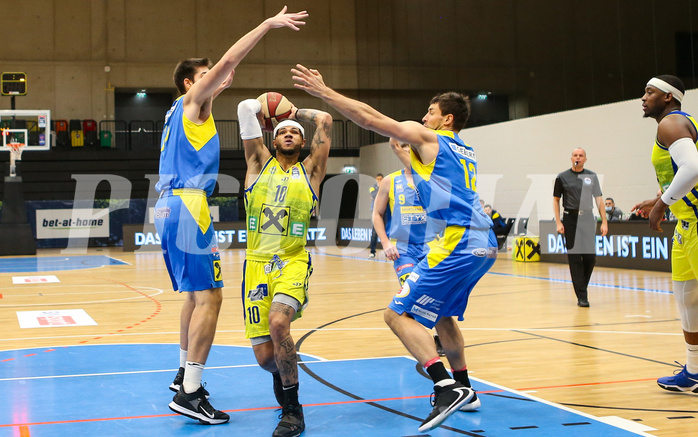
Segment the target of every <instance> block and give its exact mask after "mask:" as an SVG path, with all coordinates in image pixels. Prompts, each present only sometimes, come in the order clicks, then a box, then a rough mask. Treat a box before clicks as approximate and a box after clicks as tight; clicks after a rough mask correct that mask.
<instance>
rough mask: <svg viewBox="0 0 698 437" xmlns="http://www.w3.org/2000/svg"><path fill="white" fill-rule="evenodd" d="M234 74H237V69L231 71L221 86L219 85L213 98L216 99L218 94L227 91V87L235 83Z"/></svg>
mask: <svg viewBox="0 0 698 437" xmlns="http://www.w3.org/2000/svg"><path fill="white" fill-rule="evenodd" d="M233 76H235V70H233V71H231V72H230V74H229V75H228V77H226V78H225V80H224V81H223V83H221V84H220V86H219V87H218V89H217V90H216V91H215V92H214V93H213V96H212V99H215V98H216V97H218V96H219V95H220V93H222V92H223V91H225V90H226V89H227V88H229V87H230V85H232V83H233Z"/></svg>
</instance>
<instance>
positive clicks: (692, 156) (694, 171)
mask: <svg viewBox="0 0 698 437" xmlns="http://www.w3.org/2000/svg"><path fill="white" fill-rule="evenodd" d="M685 92H686V87H685V86H684V84H683V82H682V81H681V80H680V79H679V78H677V77H675V76H670V75H662V76H657V77H653V78H652V79H650V81H649V82H648V83H647V86H646V87H645V94H644V95H643V96H642V109H643V111H644V116H645V117H649V118H654V119H655V120H656V121H657V123H658V127H657V136H656V138H655V143H654V147H653V150H652V165H653V166H654V169H655V173H656V174H657V181H658V182H659V187H660V189H661V191H662V194H661V195H660V196H658V197H657V198H655V199H651V200H646V201H644V202H642V203H639V204H637V205H635V206H634V207H633V210H634V211H637V212H639V213H640V214H641V215H643V216H644V217H649V219H650V227H651V228H652V229H654V230H656V231H661V230H662V228H661V226H660V222H661V221H662V219H663V218H664V213H665V212H666V209H667V207H668V208H670V209H671V212H672V213H674V215H675V216H676V218H677V220H678V221H677V223H676V228H675V229H674V237H673V239H672V249H671V279H672V282H673V289H674V298H675V300H676V304H677V306H678V309H679V314H680V315H681V327H682V328H683V336H684V341H685V343H686V365H685V366H683V368H682V369H680V371H677V372H675V374H674V375H673V376H665V377H662V378H659V379H658V380H657V384H659V386H660V387H662V388H663V389H665V390H670V391H683V392H685V391H692V392H694V393H698V235H696V233H697V232H698V227H697V225H698V185H697V184H698V149H697V148H696V141H697V140H698V123H696V120H694V119H693V117H691V116H690V115H688V114H687V113H685V112H683V111H681V101H682V100H683V95H684V93H685Z"/></svg>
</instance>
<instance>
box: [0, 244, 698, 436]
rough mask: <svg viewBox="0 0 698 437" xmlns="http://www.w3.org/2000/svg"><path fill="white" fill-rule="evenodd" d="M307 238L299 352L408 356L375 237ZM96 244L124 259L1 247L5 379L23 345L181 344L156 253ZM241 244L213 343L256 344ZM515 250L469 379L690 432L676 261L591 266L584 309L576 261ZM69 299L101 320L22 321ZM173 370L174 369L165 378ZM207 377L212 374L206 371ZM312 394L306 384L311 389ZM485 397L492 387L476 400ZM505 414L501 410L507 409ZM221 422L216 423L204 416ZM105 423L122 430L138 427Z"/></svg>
mask: <svg viewBox="0 0 698 437" xmlns="http://www.w3.org/2000/svg"><path fill="white" fill-rule="evenodd" d="M311 251H312V253H313V265H314V273H313V276H312V278H311V286H310V287H311V288H310V306H309V307H308V309H307V310H306V312H305V315H304V316H303V317H302V318H301V319H299V320H297V321H296V322H294V323H293V325H292V329H293V331H292V333H293V335H294V338H295V339H296V341H297V342H298V343H299V344H298V347H299V352H300V353H301V354H307V355H309V356H313V357H321V358H322V359H326V360H349V359H371V358H376V357H400V356H404V355H407V352H406V351H405V349H404V347H403V346H402V344H401V343H400V342H399V341H398V340H397V338H395V337H394V336H393V335H392V333H391V332H390V331H389V330H388V328H387V327H386V326H385V324H384V322H383V315H382V311H383V309H384V308H385V306H386V304H387V303H388V302H389V300H390V298H391V296H392V295H393V294H395V293H396V292H397V289H398V285H397V279H396V278H395V274H394V272H393V270H392V265H391V264H390V263H389V262H387V261H386V260H385V258H384V257H382V254H380V253H379V256H378V258H377V259H376V260H369V259H367V255H368V253H367V251H366V250H359V251H357V250H355V249H354V250H349V249H346V250H344V251H340V250H338V249H334V250H325V251H322V250H320V249H317V248H314V249H311ZM87 254H88V255H93V256H95V255H102V256H105V258H106V257H111V258H113V259H118V260H121V261H124V262H125V264H121V265H115V264H113V265H104V266H99V263H98V264H96V265H91V264H89V263H88V264H86V263H85V262H82V261H80V260H79V259H78V260H77V261H78V266H77V268H71V269H66V270H63V267H64V266H62V265H61V262H60V261H61V260H62V259H68V256H67V255H63V254H62V253H61V251H59V250H41V251H40V254H39V255H38V257H37V259H38V260H39V261H38V262H35V265H37V266H38V268H37V269H35V270H39V271H32V269H31V268H29V269H26V270H23V269H22V268H19V267H18V266H19V265H23V264H22V263H21V261H22V260H24V261H28V262H31V261H33V260H34V258H33V257H32V258H22V257H13V258H11V259H10V258H7V257H6V258H0V325H1V326H2V336H0V382H1V381H6V380H10V379H12V378H11V377H12V376H14V375H15V373H16V372H17V371H18V368H15V367H13V366H19V364H20V363H19V360H15V359H14V358H6V359H4V360H3V359H2V357H3V356H8V357H9V356H13V357H14V356H19V355H21V352H19V355H17V353H16V352H13V353H14V354H15V355H7V354H6V355H2V353H5V352H8V353H9V352H12V351H16V350H20V349H30V348H31V349H36V348H43V349H45V350H53V349H46V348H56V347H61V346H68V347H73V346H82V345H87V346H99V345H122V344H126V345H143V344H170V345H174V344H177V343H178V326H179V311H180V308H181V300H182V299H181V296H180V295H179V294H178V293H175V292H173V291H172V290H171V284H170V281H169V277H168V276H167V272H166V270H165V267H164V263H163V261H162V258H161V255H160V253H159V252H148V253H139V252H137V253H123V252H122V251H121V250H120V249H119V248H114V249H103V250H100V249H89V250H88V252H87ZM243 257H244V252H243V251H241V250H227V251H224V252H222V254H221V258H222V264H223V272H224V280H225V283H226V288H225V290H224V295H225V298H224V303H223V308H222V311H221V317H220V319H219V323H218V331H217V335H216V339H215V345H220V346H242V347H247V346H249V342H248V341H247V340H246V339H245V338H244V333H243V322H242V309H241V299H240V283H241V279H242V274H241V268H242V261H243ZM510 257H511V252H509V253H500V256H499V259H498V260H497V262H496V263H495V265H494V267H493V268H492V270H491V272H490V273H488V274H487V275H486V276H485V277H484V278H483V279H482V280H481V282H480V283H479V285H478V286H477V287H476V289H475V291H474V293H473V295H472V296H471V299H470V304H469V307H468V310H467V311H466V319H465V321H464V322H462V323H461V324H460V326H461V328H462V331H463V334H464V336H465V339H466V357H467V359H468V367H469V369H470V372H471V375H472V376H473V377H474V378H477V379H479V380H484V381H488V382H490V383H493V384H497V385H500V386H503V387H508V388H510V389H514V390H518V391H519V392H523V393H528V394H531V395H533V396H535V397H536V398H539V399H542V400H544V401H548V402H550V403H554V404H556V405H560V406H562V407H565V408H568V409H573V410H575V411H579V412H581V413H583V414H587V415H592V416H595V417H601V418H608V417H609V416H610V417H612V418H617V419H606V420H618V421H619V422H620V423H625V425H632V424H636V425H637V426H638V428H637V429H640V430H643V431H638V433H640V434H641V435H654V436H687V435H693V432H695V429H697V428H698V419H697V418H696V417H698V398H697V397H696V396H698V395H694V394H682V393H671V392H667V391H664V390H662V389H660V388H659V387H658V386H657V385H656V383H655V380H656V378H657V377H660V376H667V375H671V374H672V373H673V371H674V370H675V369H676V368H677V367H676V366H677V365H676V364H675V363H674V361H679V362H682V363H683V361H684V360H685V352H684V343H683V337H682V334H681V327H680V322H679V319H678V314H677V310H676V308H675V304H674V301H673V296H672V295H671V281H670V275H669V274H668V273H660V272H648V271H633V270H621V269H610V268H600V267H599V268H596V269H595V271H594V276H593V277H592V285H591V286H590V292H589V300H590V302H591V308H578V307H577V306H576V300H575V297H574V292H573V291H572V285H571V283H570V281H569V272H568V269H567V265H563V264H547V263H518V262H514V261H512V260H511V259H510ZM42 259H43V260H44V262H41V260H42ZM3 261H5V263H3ZM49 261H50V262H49ZM18 262H19V264H18ZM54 263H55V264H54ZM81 263H82V265H80V264H81ZM36 275H55V276H56V278H57V279H58V280H59V281H60V282H54V283H51V282H47V283H44V282H40V283H32V282H27V283H20V284H13V278H17V277H19V276H36ZM15 280H16V279H15ZM68 310H84V313H86V314H87V315H89V317H90V318H91V319H92V320H94V322H95V323H96V324H92V325H84V326H52V324H51V322H50V321H49V322H46V318H44V319H42V320H44V323H45V325H41V326H39V327H36V328H26V327H25V328H21V327H20V317H19V316H18V313H25V312H30V311H44V312H51V311H56V314H59V313H58V312H59V311H68ZM49 316H50V315H49ZM75 317H78V316H75ZM71 320H72V319H71ZM75 320H78V319H75ZM34 321H36V318H35V320H34ZM77 324H79V323H77ZM25 326H26V325H25ZM309 334H312V335H309ZM301 338H302V339H303V340H302V341H300V342H299V339H301ZM172 350H173V351H174V352H173V353H172V356H169V357H164V358H163V359H165V360H166V361H167V362H169V363H170V364H169V367H171V368H172V369H175V368H176V367H177V365H178V356H177V354H176V348H172ZM249 355H250V356H251V355H252V353H251V352H249ZM25 356H26V355H25ZM387 371H390V370H387ZM208 372H209V371H208V370H207V371H205V372H204V379H205V380H206V375H207V374H209V373H208ZM210 375H213V373H211V374H210ZM173 376H174V374H173V373H172V372H168V373H167V374H166V375H165V376H164V378H165V379H167V380H170V379H171V377H173ZM208 383H209V387H210V388H212V387H215V386H216V381H215V380H211V377H209V379H208ZM49 385H50V384H49ZM163 390H166V388H164V389H163ZM260 390H266V391H270V387H266V386H264V387H262V388H260ZM214 394H215V393H214ZM424 394H425V395H428V393H424ZM170 395H171V394H170ZM170 395H165V398H167V397H168V396H170ZM303 397H304V393H303V386H301V401H302V402H303ZM9 402H12V399H10V400H9ZM421 402H422V403H423V405H422V407H421V408H422V410H423V411H421V413H423V415H426V414H427V413H428V411H429V409H430V407H429V405H428V402H427V401H426V400H424V399H422V400H421ZM165 404H166V401H165ZM213 404H214V406H216V403H213ZM25 407H26V408H28V409H31V408H32V405H31V404H30V405H27V406H25ZM487 408H488V403H487V401H486V399H483V405H482V408H481V409H482V410H485V409H487ZM168 411H169V410H168ZM498 414H499V415H502V416H505V415H506V414H507V411H500V412H498ZM0 419H1V420H0V436H5V435H8V436H15V435H17V436H19V435H21V436H22V437H27V436H29V435H33V436H37V435H43V434H41V432H40V430H38V429H37V428H36V427H31V426H28V425H26V423H29V422H22V420H23V419H22V417H11V418H2V417H0ZM179 419H180V418H179V417H175V418H173V419H172V420H179ZM181 419H182V421H187V420H188V419H185V418H181ZM623 419H625V420H623ZM449 420H450V419H449ZM23 423H25V425H22V424H23ZM415 423H416V422H415ZM446 424H449V422H448V421H447V422H446ZM625 425H624V427H625ZM213 428H217V427H212V428H207V429H213ZM626 428H627V427H626ZM110 429H114V433H113V435H129V433H127V432H125V433H119V432H118V431H116V430H115V428H110ZM416 432H417V430H416V425H415V426H414V430H413V433H415V434H416ZM642 432H644V433H646V434H642ZM231 435H233V434H231ZM305 435H308V436H311V435H323V434H322V433H320V432H315V433H313V430H312V423H308V430H307V431H306V434H305ZM403 435H404V434H403ZM432 435H437V434H432ZM438 435H441V434H438ZM448 435H450V434H448ZM468 435H472V434H468ZM475 435H480V434H475ZM481 435H496V433H495V434H492V433H489V434H488V433H487V432H484V433H483V434H481ZM517 435H524V434H523V433H521V434H517ZM527 435H528V434H527ZM531 435H534V434H531ZM536 435H537V434H536ZM560 435H563V434H560ZM564 435H567V434H564ZM570 435H571V434H570Z"/></svg>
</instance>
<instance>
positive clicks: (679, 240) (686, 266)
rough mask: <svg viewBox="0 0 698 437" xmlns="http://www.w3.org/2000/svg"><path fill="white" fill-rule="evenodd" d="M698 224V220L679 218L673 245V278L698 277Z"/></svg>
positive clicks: (677, 279) (686, 279) (688, 278)
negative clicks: (697, 221)
mask: <svg viewBox="0 0 698 437" xmlns="http://www.w3.org/2000/svg"><path fill="white" fill-rule="evenodd" d="M697 232H698V226H697V224H696V222H687V221H685V220H679V221H678V222H677V223H676V228H675V229H674V238H673V240H672V247H671V279H672V280H674V281H690V280H692V279H698V234H697Z"/></svg>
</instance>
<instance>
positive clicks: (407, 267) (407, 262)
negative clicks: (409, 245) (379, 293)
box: [393, 253, 419, 287]
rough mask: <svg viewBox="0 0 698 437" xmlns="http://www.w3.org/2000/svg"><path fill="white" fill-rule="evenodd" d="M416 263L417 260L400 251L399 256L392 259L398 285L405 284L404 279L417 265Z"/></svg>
mask: <svg viewBox="0 0 698 437" xmlns="http://www.w3.org/2000/svg"><path fill="white" fill-rule="evenodd" d="M417 263H419V260H418V259H417V258H415V257H414V256H412V255H410V254H407V253H401V254H400V258H398V259H396V260H395V261H393V268H394V269H395V274H396V275H397V280H398V281H400V287H402V286H403V285H404V284H405V280H407V277H408V276H410V274H411V273H412V271H413V270H414V268H415V267H417Z"/></svg>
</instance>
